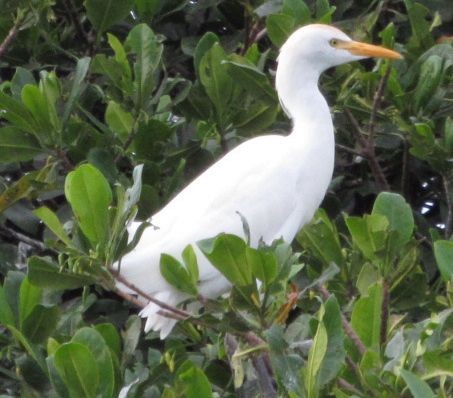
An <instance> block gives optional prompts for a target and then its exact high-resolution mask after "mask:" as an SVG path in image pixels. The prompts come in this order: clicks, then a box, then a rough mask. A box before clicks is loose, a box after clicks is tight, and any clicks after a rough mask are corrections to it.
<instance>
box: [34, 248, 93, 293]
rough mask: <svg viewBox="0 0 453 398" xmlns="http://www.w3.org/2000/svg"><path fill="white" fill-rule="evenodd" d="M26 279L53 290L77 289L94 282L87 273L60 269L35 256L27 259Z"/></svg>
mask: <svg viewBox="0 0 453 398" xmlns="http://www.w3.org/2000/svg"><path fill="white" fill-rule="evenodd" d="M28 280H29V281H30V283H32V284H34V285H36V286H39V287H41V288H48V289H55V290H69V289H77V288H79V287H83V286H87V285H90V284H92V283H94V279H93V278H92V277H90V276H89V275H82V274H74V273H68V272H65V271H60V270H59V268H58V266H57V265H56V264H54V263H52V262H51V261H49V260H47V259H45V258H43V257H36V256H33V257H30V258H29V259H28Z"/></svg>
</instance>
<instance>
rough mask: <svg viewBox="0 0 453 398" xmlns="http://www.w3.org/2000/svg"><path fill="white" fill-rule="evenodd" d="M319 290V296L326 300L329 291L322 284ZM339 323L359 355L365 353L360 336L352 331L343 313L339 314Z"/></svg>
mask: <svg viewBox="0 0 453 398" xmlns="http://www.w3.org/2000/svg"><path fill="white" fill-rule="evenodd" d="M319 292H320V293H321V296H322V298H323V299H324V300H327V299H328V298H329V297H330V295H331V293H330V292H329V291H328V290H327V289H326V288H325V287H324V286H320V287H319ZM341 323H342V324H343V329H344V331H345V333H346V335H347V336H348V337H349V338H350V339H351V341H352V342H353V343H354V345H355V346H356V348H357V350H358V351H359V353H360V355H363V354H365V351H366V348H365V345H364V344H363V342H362V340H360V337H359V336H358V335H357V333H356V332H354V330H353V329H352V327H351V325H350V324H349V322H348V320H347V319H346V317H345V316H344V314H341Z"/></svg>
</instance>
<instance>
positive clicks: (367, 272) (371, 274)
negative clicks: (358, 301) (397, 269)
mask: <svg viewBox="0 0 453 398" xmlns="http://www.w3.org/2000/svg"><path fill="white" fill-rule="evenodd" d="M379 278H380V275H379V270H378V269H377V267H375V266H373V265H372V264H370V263H366V264H364V265H363V266H362V268H361V269H360V273H359V276H358V277H357V282H356V286H357V289H359V292H360V295H361V296H366V295H367V294H368V288H369V287H370V286H371V285H374V284H375V283H376V282H377V281H378V280H379Z"/></svg>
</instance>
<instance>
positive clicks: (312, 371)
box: [304, 321, 328, 398]
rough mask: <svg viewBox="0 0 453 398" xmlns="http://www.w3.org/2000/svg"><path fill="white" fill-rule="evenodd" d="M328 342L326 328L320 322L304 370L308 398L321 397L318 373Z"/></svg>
mask: <svg viewBox="0 0 453 398" xmlns="http://www.w3.org/2000/svg"><path fill="white" fill-rule="evenodd" d="M327 342H328V340H327V331H326V327H325V325H324V323H323V322H322V321H320V322H319V323H318V329H317V330H316V334H315V337H314V338H313V345H312V346H311V347H310V351H309V352H308V361H307V367H306V368H305V370H304V373H305V388H306V390H307V398H316V397H318V396H319V384H318V373H319V370H320V368H321V365H322V363H323V361H324V356H325V355H326V352H327Z"/></svg>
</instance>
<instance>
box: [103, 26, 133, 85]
mask: <svg viewBox="0 0 453 398" xmlns="http://www.w3.org/2000/svg"><path fill="white" fill-rule="evenodd" d="M107 39H108V42H109V45H110V47H111V48H112V50H113V51H114V52H115V61H116V62H118V64H120V65H121V67H122V69H123V75H125V77H126V78H127V80H129V79H131V78H132V73H131V68H130V65H129V61H128V59H127V54H126V50H125V49H124V47H123V45H122V44H121V42H120V41H119V40H118V39H117V37H116V36H114V35H112V34H110V33H107Z"/></svg>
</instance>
